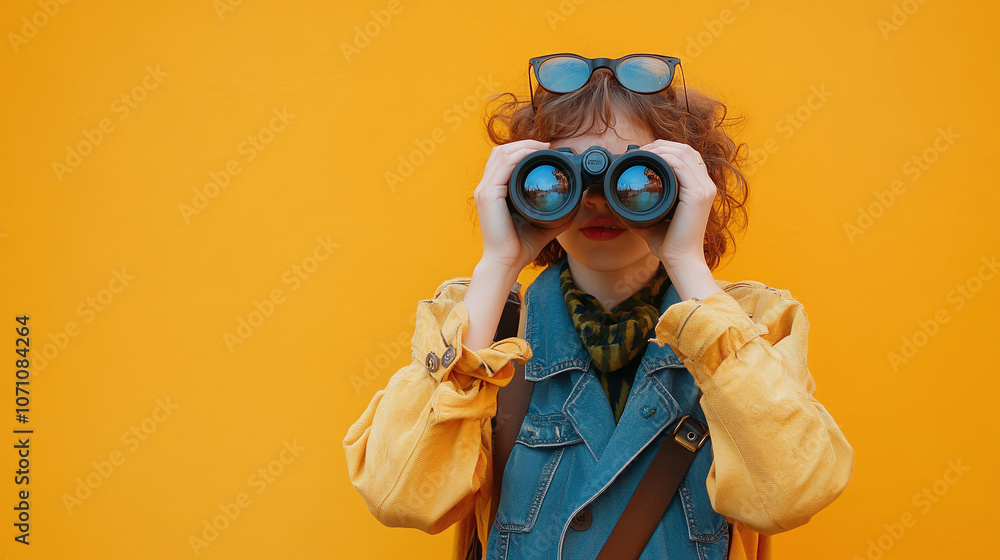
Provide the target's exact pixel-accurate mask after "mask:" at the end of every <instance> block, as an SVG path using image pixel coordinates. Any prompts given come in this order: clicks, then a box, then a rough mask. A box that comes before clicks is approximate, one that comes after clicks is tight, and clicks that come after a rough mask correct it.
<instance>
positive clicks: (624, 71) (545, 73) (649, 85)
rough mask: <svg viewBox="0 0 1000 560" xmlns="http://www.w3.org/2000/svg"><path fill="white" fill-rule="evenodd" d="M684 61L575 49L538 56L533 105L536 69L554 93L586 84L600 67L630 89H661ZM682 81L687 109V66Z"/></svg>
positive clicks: (533, 65)
mask: <svg viewBox="0 0 1000 560" xmlns="http://www.w3.org/2000/svg"><path fill="white" fill-rule="evenodd" d="M680 65H681V61H680V59H679V58H674V57H672V56H663V55H659V54H629V55H625V56H623V57H621V58H615V59H610V58H586V57H583V56H580V55H577V54H571V53H559V54H550V55H546V56H539V57H535V58H532V59H530V60H529V61H528V87H529V89H530V91H531V106H532V107H533V108H534V107H535V91H534V87H532V86H531V70H532V69H534V71H535V79H537V80H538V85H540V86H541V87H542V88H543V89H545V90H546V91H549V92H551V93H569V92H571V91H576V90H578V89H580V88H582V87H583V85H584V84H586V83H587V80H589V79H590V76H591V74H593V73H594V71H595V70H597V69H598V68H607V69H608V70H610V71H611V73H612V74H613V75H614V77H615V79H616V80H618V83H620V84H621V85H622V86H624V87H625V88H626V89H628V90H630V91H634V92H636V93H657V92H661V91H663V90H665V89H667V87H668V86H669V85H670V82H671V81H673V79H674V68H676V67H679V66H680ZM681 84H682V86H683V87H684V110H685V111H687V109H688V104H687V86H686V84H684V68H683V67H682V68H681Z"/></svg>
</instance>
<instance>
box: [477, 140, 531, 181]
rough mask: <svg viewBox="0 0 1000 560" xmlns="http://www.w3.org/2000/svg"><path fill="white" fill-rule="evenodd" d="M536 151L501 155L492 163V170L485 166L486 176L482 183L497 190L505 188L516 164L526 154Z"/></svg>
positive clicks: (529, 150) (515, 151)
mask: <svg viewBox="0 0 1000 560" xmlns="http://www.w3.org/2000/svg"><path fill="white" fill-rule="evenodd" d="M537 151H538V150H537V149H535V148H521V149H518V150H514V151H512V152H507V153H505V154H503V155H501V156H500V157H499V158H498V159H497V160H496V161H495V162H494V163H493V166H492V168H491V167H489V166H487V176H485V177H484V181H485V182H486V184H487V185H489V186H496V187H497V188H498V189H499V187H500V186H506V185H507V184H508V183H509V182H510V176H511V175H512V174H513V172H514V168H515V167H517V164H518V163H520V162H521V160H522V159H524V158H525V157H526V156H527V155H528V154H531V153H533V152H537ZM501 179H502V180H501Z"/></svg>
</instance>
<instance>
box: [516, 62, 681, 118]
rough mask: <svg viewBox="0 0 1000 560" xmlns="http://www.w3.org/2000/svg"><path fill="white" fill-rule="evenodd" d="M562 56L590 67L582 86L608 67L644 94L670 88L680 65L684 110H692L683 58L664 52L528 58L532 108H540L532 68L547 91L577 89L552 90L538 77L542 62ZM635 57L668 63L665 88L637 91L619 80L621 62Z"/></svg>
mask: <svg viewBox="0 0 1000 560" xmlns="http://www.w3.org/2000/svg"><path fill="white" fill-rule="evenodd" d="M562 56H566V57H571V58H576V59H579V60H583V61H585V62H586V63H587V65H588V66H589V67H590V73H589V74H588V75H587V79H586V80H584V81H583V84H580V87H581V88H582V87H583V86H584V85H586V84H587V82H588V81H590V77H591V76H593V75H594V71H595V70H597V69H598V68H607V69H608V70H610V71H611V74H612V75H614V77H615V80H617V81H618V83H619V84H621V86H622V87H624V88H625V89H627V90H629V91H631V92H634V93H639V94H643V95H651V94H654V93H660V92H661V91H663V90H665V89H667V88H669V87H670V85H671V84H673V83H674V76H675V75H676V73H675V68H678V67H680V69H681V86H682V87H683V88H684V111H685V112H690V111H689V106H688V97H687V83H686V81H685V79H684V67H683V66H681V59H679V58H676V57H673V56H664V55H662V54H650V53H633V54H627V55H625V56H623V57H621V58H614V59H612V58H587V57H585V56H580V55H578V54H574V53H556V54H548V55H545V56H536V57H535V58H531V59H529V60H528V90H529V92H530V93H531V107H532V109H535V110H536V111H537V110H538V109H537V107H535V88H534V86H532V85H531V71H532V69H533V70H534V71H535V81H537V82H538V87H540V88H542V89H544V90H545V91H547V92H549V93H554V94H557V95H561V94H564V93H572V91H576V89H575V90H572V91H552V90H550V89H549V88H547V87H545V86H544V85H542V82H541V81H540V80H539V79H538V70H539V69H540V68H541V67H542V64H543V63H544V62H545V61H547V60H549V59H552V58H557V57H562ZM635 57H650V58H656V59H659V60H662V61H664V62H666V63H667V65H668V66H669V67H670V80H668V81H667V85H665V86H663V89H659V90H656V91H646V92H644V91H635V90H634V89H632V88H630V87H628V86H626V85H625V84H622V83H621V81H620V80H618V65H619V64H621V63H622V62H624V61H626V60H628V59H630V58H635ZM577 89H580V88H577Z"/></svg>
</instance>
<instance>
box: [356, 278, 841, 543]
mask: <svg viewBox="0 0 1000 560" xmlns="http://www.w3.org/2000/svg"><path fill="white" fill-rule="evenodd" d="M469 280H470V278H455V279H452V280H449V281H446V282H444V283H442V284H441V285H440V286H438V288H437V290H436V291H435V294H434V298H433V299H430V300H422V301H420V302H419V303H418V305H417V316H416V328H415V332H414V334H413V341H412V359H411V362H410V364H408V365H406V366H404V367H403V368H401V369H400V370H399V371H397V372H396V373H395V374H394V375H393V376H392V378H391V379H390V380H389V382H388V385H387V386H386V388H385V389H383V390H380V391H378V392H376V393H375V395H374V397H373V398H372V400H371V402H370V403H369V405H368V407H367V408H366V409H365V411H364V413H363V414H362V415H361V417H360V418H359V419H358V420H357V421H356V422H355V423H354V424H353V425H352V426H351V427H350V429H349V430H348V432H347V435H346V437H345V438H344V441H343V445H344V450H345V452H346V455H347V465H348V473H349V475H350V478H351V481H352V483H353V484H354V486H355V488H356V489H357V490H358V492H359V493H360V494H361V496H362V497H363V498H364V500H365V502H366V503H367V505H368V510H369V511H370V512H371V514H372V515H374V516H375V517H376V518H377V519H378V520H379V521H380V522H382V523H383V524H384V525H386V526H389V527H412V528H417V529H420V530H422V531H425V532H427V533H430V534H437V533H440V532H441V531H443V530H445V529H447V528H448V527H450V526H452V525H454V524H456V523H457V524H458V526H457V532H456V539H455V546H454V551H453V558H455V559H461V558H464V552H465V550H466V549H467V548H468V545H469V543H470V539H471V538H472V529H473V528H474V527H477V528H478V536H479V538H480V541H481V543H482V546H483V549H484V550H485V548H486V539H487V536H488V535H489V529H490V528H489V527H487V523H488V517H489V513H490V498H491V496H490V494H491V493H492V492H491V491H492V488H493V477H492V474H493V473H492V464H491V460H492V456H493V452H492V428H491V423H490V419H491V418H492V417H493V416H494V415H495V414H496V396H497V391H498V389H499V388H500V387H502V386H505V385H506V384H507V383H508V381H509V380H510V377H511V375H512V374H513V365H512V364H511V360H517V361H519V362H522V363H524V362H526V361H528V360H529V359H530V358H531V355H532V353H531V348H530V347H529V346H528V343H527V342H526V341H525V340H524V339H522V338H518V337H512V338H508V339H505V340H501V341H498V342H494V343H493V344H492V345H491V346H490V347H488V348H485V349H482V350H479V351H472V350H470V349H469V348H468V347H466V346H465V345H464V344H462V343H461V341H463V340H464V338H465V336H466V334H467V332H468V328H469V317H468V313H467V310H466V308H465V304H464V302H463V301H462V300H463V299H464V297H465V292H466V290H467V288H468V283H469ZM717 283H718V285H719V287H720V288H721V289H722V290H723V291H721V292H717V293H714V294H712V295H710V296H709V297H707V298H705V299H704V300H702V301H698V300H696V299H690V300H686V301H681V302H679V303H676V304H674V305H672V306H670V307H669V308H668V309H667V311H666V312H665V313H664V314H663V315H662V316H661V317H660V320H659V322H658V324H657V326H656V331H655V334H656V338H652V339H650V342H655V343H656V344H659V345H661V346H662V345H663V344H669V345H670V347H671V349H672V350H673V351H674V353H676V355H677V357H678V358H680V359H681V360H682V361H683V362H684V365H685V367H686V368H687V370H688V371H689V372H690V373H691V375H692V376H693V378H694V380H695V382H696V383H697V384H698V387H699V388H700V389H701V391H702V397H701V400H700V404H701V407H702V410H703V411H704V413H705V417H706V419H707V421H708V427H709V431H710V433H711V438H710V439H709V443H710V445H711V446H712V452H713V454H714V461H713V463H712V466H711V469H710V471H709V476H708V478H707V480H706V481H705V484H706V487H707V490H708V495H709V497H710V499H711V503H712V508H713V509H714V510H715V511H717V512H719V513H720V514H722V515H724V516H725V517H726V519H727V521H729V522H730V523H732V524H733V534H732V539H731V545H730V558H731V559H733V560H741V559H747V560H750V559H759V560H767V559H770V558H771V546H770V538H769V537H770V536H771V535H774V534H776V533H779V532H782V531H787V530H789V529H793V528H795V527H798V526H800V525H803V524H805V523H806V522H808V521H809V519H810V518H811V517H812V516H813V515H814V514H815V513H816V512H818V511H819V510H820V509H822V508H823V507H825V506H826V505H828V504H829V503H831V502H832V501H833V500H834V499H836V498H837V497H838V496H839V495H840V494H841V493H842V492H843V490H844V488H845V487H846V485H847V482H848V480H849V479H850V477H851V474H852V472H853V464H854V450H853V449H852V448H851V446H850V445H849V444H848V443H847V440H846V439H845V437H844V435H843V433H841V431H840V428H839V427H838V426H837V424H836V422H835V421H834V420H833V418H832V417H831V416H830V414H829V413H828V412H827V411H826V409H825V408H824V407H823V405H822V404H820V403H819V402H818V401H817V400H816V399H815V398H814V397H813V395H814V394H815V392H816V385H815V383H814V382H813V379H812V376H811V375H810V373H809V370H808V368H807V366H806V353H807V342H808V340H807V335H808V330H809V322H808V317H807V316H806V313H805V310H804V309H803V307H802V305H801V304H800V303H799V302H797V301H796V300H794V299H793V298H792V297H791V295H790V293H789V292H788V291H787V290H778V289H775V288H771V287H769V286H766V285H764V284H762V283H760V282H753V281H746V282H737V283H730V282H726V281H721V280H719V281H717ZM448 346H452V347H454V348H455V350H456V352H455V355H454V359H453V361H452V362H451V363H450V364H448V365H446V364H445V363H443V362H441V363H440V365H439V366H438V367H437V368H436V371H434V372H433V373H429V369H428V368H427V367H426V365H425V359H426V357H427V356H428V354H429V353H430V352H434V353H435V355H436V356H442V355H443V354H444V349H445V348H447V347H448ZM761 360H768V361H773V362H774V363H777V364H779V365H780V367H771V368H750V367H749V365H748V364H751V363H756V364H760V363H762V362H761ZM759 370H766V371H763V372H762V371H759ZM810 407H814V408H810ZM801 410H809V411H814V412H813V413H811V414H802V413H800V412H799V411H801Z"/></svg>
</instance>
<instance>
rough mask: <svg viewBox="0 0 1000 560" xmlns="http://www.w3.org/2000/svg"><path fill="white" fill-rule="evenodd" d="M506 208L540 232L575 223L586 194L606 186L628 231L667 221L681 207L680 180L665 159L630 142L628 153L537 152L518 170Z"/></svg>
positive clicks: (597, 149) (614, 209) (612, 205)
mask: <svg viewBox="0 0 1000 560" xmlns="http://www.w3.org/2000/svg"><path fill="white" fill-rule="evenodd" d="M507 186H508V190H507V206H508V207H509V208H510V209H511V212H512V213H513V212H517V213H518V214H520V215H521V216H522V217H523V218H524V219H525V220H527V221H528V222H530V223H532V224H534V225H535V226H537V227H541V228H557V227H559V226H561V225H563V224H565V223H566V222H568V221H570V220H572V219H573V216H575V215H576V212H577V210H578V209H579V208H580V202H581V201H582V200H583V193H584V191H586V190H587V189H589V188H596V187H603V189H604V198H605V199H606V200H607V201H608V206H609V207H610V208H611V211H612V212H614V213H615V214H616V215H617V216H618V217H619V218H621V219H622V221H624V222H625V223H627V224H628V225H629V226H630V227H634V228H645V227H650V226H652V225H654V224H656V223H657V222H660V221H661V220H665V219H668V218H669V217H670V216H672V215H673V213H674V208H675V207H676V205H677V177H676V176H675V175H674V172H673V170H672V169H670V166H669V165H667V162H665V161H663V158H661V157H660V156H658V155H656V154H654V153H652V152H647V151H644V150H640V149H639V146H637V145H635V144H630V145H629V146H628V148H626V150H625V153H624V154H617V155H615V154H611V153H610V152H609V151H607V150H605V149H604V148H602V147H600V146H591V147H589V148H587V149H586V150H585V151H584V152H583V153H582V154H579V155H577V154H576V153H575V152H574V151H573V149H572V148H557V149H555V150H539V151H537V152H533V153H531V154H528V155H527V156H525V157H524V158H523V159H521V161H520V162H519V163H518V164H517V166H516V167H514V172H513V173H512V174H511V176H510V181H509V183H508V185H507Z"/></svg>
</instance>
